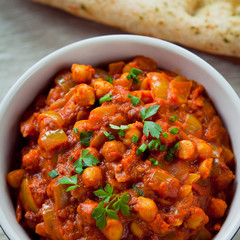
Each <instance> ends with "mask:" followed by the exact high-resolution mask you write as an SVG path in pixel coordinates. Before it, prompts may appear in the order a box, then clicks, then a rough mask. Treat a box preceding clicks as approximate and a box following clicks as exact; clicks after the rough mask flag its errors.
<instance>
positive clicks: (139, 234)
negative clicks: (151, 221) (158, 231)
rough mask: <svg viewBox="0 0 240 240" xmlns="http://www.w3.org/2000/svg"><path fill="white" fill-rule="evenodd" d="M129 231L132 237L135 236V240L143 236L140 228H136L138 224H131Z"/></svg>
mask: <svg viewBox="0 0 240 240" xmlns="http://www.w3.org/2000/svg"><path fill="white" fill-rule="evenodd" d="M130 230H131V232H132V234H133V235H134V236H136V237H137V238H141V237H142V236H143V234H144V232H143V230H142V229H141V227H140V226H138V224H137V223H136V222H134V221H133V222H131V225H130Z"/></svg>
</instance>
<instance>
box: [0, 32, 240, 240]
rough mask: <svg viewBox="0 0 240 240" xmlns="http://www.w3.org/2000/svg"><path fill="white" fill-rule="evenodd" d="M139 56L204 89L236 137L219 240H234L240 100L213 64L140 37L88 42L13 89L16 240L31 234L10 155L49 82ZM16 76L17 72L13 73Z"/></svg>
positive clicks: (10, 125) (6, 106)
mask: <svg viewBox="0 0 240 240" xmlns="http://www.w3.org/2000/svg"><path fill="white" fill-rule="evenodd" d="M135 55H145V56H148V57H151V58H153V59H155V60H156V61H157V62H158V66H159V67H162V68H166V69H169V70H173V71H177V72H180V73H181V74H182V75H184V76H186V77H187V78H190V79H194V80H196V81H197V82H198V83H200V84H202V85H204V87H205V88H206V90H207V92H208V94H209V96H210V98H211V99H212V100H213V102H214V103H215V106H216V108H217V111H218V113H219V114H220V116H221V118H222V120H223V122H224V124H225V127H226V128H227V130H228V133H229V135H230V138H231V141H232V146H233V150H234V154H235V160H236V179H235V194H234V198H233V201H232V204H231V206H230V209H229V212H228V216H227V219H226V220H225V222H224V224H223V226H222V229H221V230H220V232H219V233H218V234H217V235H216V236H215V238H214V239H215V240H229V239H231V238H232V237H233V236H234V234H235V233H236V232H237V230H238V227H239V225H240V207H239V202H240V185H239V184H238V183H239V180H240V169H239V168H240V147H239V146H240V124H239V120H240V100H239V98H238V96H237V94H236V93H235V92H234V90H233V89H232V88H231V86H230V85H229V83H228V82H227V81H226V80H225V79H224V78H223V77H222V76H221V75H220V74H219V73H218V72H217V71H216V70H215V69H214V68H212V67H211V66H210V65H209V64H208V63H206V62H205V61H203V60H202V59H200V58H199V57H198V56H196V55H194V54H192V53H191V52H189V51H187V50H185V49H183V48H181V47H178V46H176V45H174V44H171V43H168V42H165V41H162V40H158V39H154V38H149V37H143V36H136V35H111V36H103V37H96V38H91V39H87V40H83V41H80V42H77V43H73V44H71V45H68V46H66V47H64V48H61V49H60V50H57V51H56V52H54V53H52V54H50V55H48V56H47V57H45V58H43V59H42V60H40V61H39V62H37V63H36V64H35V65H34V66H33V67H31V68H30V69H29V70H28V71H27V72H26V73H25V74H23V76H22V77H21V78H20V79H19V80H18V81H17V82H16V84H15V85H14V86H13V87H12V88H11V90H10V91H9V92H8V94H7V95H6V97H5V98H4V99H3V101H2V103H1V106H0V183H1V184H0V223H1V226H2V228H3V229H4V231H5V233H6V234H7V236H8V237H9V238H10V239H11V240H23V239H24V240H27V239H29V237H28V235H27V234H26V232H25V231H24V229H23V228H22V227H21V226H20V225H19V224H18V223H17V222H16V220H15V209H14V206H13V204H12V201H11V199H10V194H9V190H8V187H7V183H6V175H7V173H8V171H9V156H10V154H11V153H12V152H13V151H14V150H13V144H14V141H15V137H16V135H17V134H16V133H17V131H18V126H17V124H18V120H19V118H20V116H21V115H22V114H23V113H24V111H25V110H26V108H27V106H29V105H30V104H31V102H32V101H33V99H34V98H35V97H36V96H37V95H38V94H39V93H40V92H41V90H42V89H43V88H44V87H45V86H46V85H47V84H48V83H49V79H50V78H51V77H52V76H54V74H56V73H57V72H58V71H59V70H61V69H62V68H66V67H70V66H71V64H72V63H81V64H91V65H93V66H96V65H99V64H102V63H108V62H112V61H116V60H121V59H126V58H129V57H133V56H135ZM10 74H11V73H10Z"/></svg>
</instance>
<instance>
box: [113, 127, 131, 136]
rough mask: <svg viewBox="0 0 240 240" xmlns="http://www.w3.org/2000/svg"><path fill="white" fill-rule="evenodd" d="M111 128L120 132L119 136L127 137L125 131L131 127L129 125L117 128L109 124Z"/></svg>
mask: <svg viewBox="0 0 240 240" xmlns="http://www.w3.org/2000/svg"><path fill="white" fill-rule="evenodd" d="M109 126H110V127H111V128H112V129H115V130H119V131H118V135H120V136H121V137H123V136H124V135H125V132H124V130H126V129H129V128H130V127H131V126H127V125H121V126H117V125H113V124H109Z"/></svg>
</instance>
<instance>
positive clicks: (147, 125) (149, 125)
mask: <svg viewBox="0 0 240 240" xmlns="http://www.w3.org/2000/svg"><path fill="white" fill-rule="evenodd" d="M159 108H160V105H155V106H151V107H149V108H148V109H147V108H146V107H144V108H142V109H141V111H140V116H141V118H142V120H143V123H144V125H143V133H144V134H145V135H146V136H147V137H148V136H149V133H150V135H151V136H152V137H155V138H159V136H160V133H161V132H163V130H162V127H161V126H160V125H159V124H157V123H155V122H153V121H145V119H147V118H149V117H152V116H153V115H155V114H156V113H157V111H158V109H159Z"/></svg>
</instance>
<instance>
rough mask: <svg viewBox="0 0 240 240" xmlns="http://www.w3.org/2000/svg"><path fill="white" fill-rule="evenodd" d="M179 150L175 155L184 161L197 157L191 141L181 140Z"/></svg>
mask: <svg viewBox="0 0 240 240" xmlns="http://www.w3.org/2000/svg"><path fill="white" fill-rule="evenodd" d="M179 143H180V147H179V150H178V151H177V152H176V153H175V154H176V156H177V157H178V158H181V159H183V160H190V161H191V160H193V159H194V157H195V153H196V150H195V146H194V144H193V142H192V141H190V140H181V141H180V142H179Z"/></svg>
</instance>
